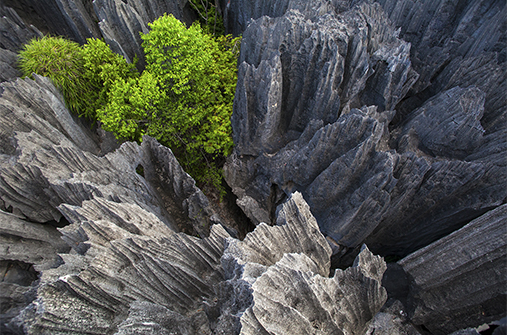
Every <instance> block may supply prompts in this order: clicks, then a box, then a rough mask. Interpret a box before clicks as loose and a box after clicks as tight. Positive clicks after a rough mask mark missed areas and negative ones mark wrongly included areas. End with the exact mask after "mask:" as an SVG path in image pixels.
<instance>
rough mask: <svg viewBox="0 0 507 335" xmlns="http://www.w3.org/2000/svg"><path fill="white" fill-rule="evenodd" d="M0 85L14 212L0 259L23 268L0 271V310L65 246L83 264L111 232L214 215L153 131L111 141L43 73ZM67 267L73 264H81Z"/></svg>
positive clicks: (16, 302)
mask: <svg viewBox="0 0 507 335" xmlns="http://www.w3.org/2000/svg"><path fill="white" fill-rule="evenodd" d="M0 91H1V95H0V113H1V115H2V120H3V122H2V124H1V126H0V127H1V134H2V145H1V149H0V150H1V159H0V185H1V186H0V189H1V190H0V198H1V200H2V201H1V207H2V210H4V211H9V212H12V213H13V214H14V215H13V214H7V213H5V214H2V218H5V219H2V224H1V226H0V232H1V236H2V256H1V257H2V259H1V261H2V269H4V270H5V271H6V273H16V271H18V272H19V271H24V272H25V274H26V278H32V279H31V280H29V281H28V282H26V283H25V281H27V279H26V278H25V279H23V276H21V275H20V276H18V277H17V278H14V279H12V280H11V279H8V280H7V279H5V280H4V281H5V283H4V284H2V285H4V286H5V287H6V290H5V291H3V292H6V293H5V296H4V297H3V298H2V299H4V298H5V299H6V300H8V301H9V304H10V305H3V307H5V308H6V309H9V310H6V311H4V310H2V314H8V315H7V316H6V317H5V318H10V317H12V316H13V313H14V312H16V308H17V309H18V310H19V308H21V307H22V306H24V305H26V303H27V302H29V301H30V300H31V299H32V300H33V299H34V298H35V295H34V293H35V291H34V290H35V288H34V287H32V282H33V281H34V280H35V279H37V273H38V272H40V271H43V270H47V269H48V268H51V267H53V266H58V265H60V264H62V262H63V261H65V263H69V262H70V263H71V264H75V263H76V262H77V261H76V257H77V256H71V255H67V256H58V254H60V253H62V252H65V251H66V250H67V249H68V247H72V248H73V252H72V254H73V255H84V254H86V255H87V256H86V261H79V262H78V263H83V262H84V263H85V264H86V263H89V262H90V261H91V259H94V257H96V256H98V255H102V254H103V253H104V251H105V250H107V249H108V248H109V247H110V244H109V243H110V241H113V240H116V239H120V238H123V239H126V238H128V237H132V236H145V237H156V238H161V236H171V235H172V234H174V232H175V231H185V232H188V233H190V234H194V235H201V236H203V237H204V236H207V235H209V229H210V228H209V227H210V226H211V224H213V223H218V222H219V221H220V219H219V218H218V217H217V216H216V215H215V213H214V211H213V210H212V209H211V207H210V204H209V202H208V200H207V198H206V197H205V196H204V194H203V193H202V192H201V191H200V190H199V189H198V188H197V187H196V186H195V182H194V180H193V179H192V178H191V177H190V176H189V175H188V174H186V173H185V172H184V171H183V169H182V168H181V166H180V165H179V164H178V163H177V161H176V159H175V157H174V155H173V154H172V152H171V151H170V150H169V149H168V148H165V147H162V146H161V145H160V144H159V143H157V142H156V141H155V140H154V139H151V138H145V139H144V141H143V144H142V145H137V144H135V143H125V144H123V145H122V146H121V147H119V148H118V146H117V145H115V144H114V142H112V141H111V138H110V136H111V135H104V134H102V135H101V134H100V132H95V131H94V130H93V129H92V128H90V125H89V124H85V123H83V122H82V121H81V120H78V119H76V118H75V117H74V116H72V115H71V114H70V113H69V112H68V110H67V109H66V108H65V106H64V104H63V100H62V97H61V95H60V94H59V92H58V91H57V90H56V89H55V87H54V86H53V85H52V84H51V83H50V81H49V80H48V79H47V78H43V77H39V76H36V78H35V80H31V79H25V80H21V79H18V80H16V81H10V82H4V83H2V84H0ZM115 148H117V149H116V150H114V151H111V150H113V149H115ZM141 167H142V168H141ZM136 170H137V171H136ZM138 171H140V172H138ZM141 174H142V175H141ZM2 213H3V212H2ZM63 216H64V217H65V219H64V218H63ZM58 221H60V223H57V222H58ZM48 222H49V223H52V225H48V224H47V223H48ZM68 223H70V225H68V226H66V227H65V228H62V229H61V230H60V232H58V231H56V229H55V228H54V226H55V225H65V224H68ZM62 235H63V236H62ZM62 238H63V240H62ZM63 241H65V242H67V243H68V244H66V243H64V244H62V242H63ZM67 251H68V250H67ZM92 255H93V256H92ZM218 257H219V256H218ZM62 258H63V261H62ZM69 266H70V265H69ZM67 267H68V266H67ZM70 267H71V268H72V269H71V270H70V272H71V273H74V272H75V271H76V269H75V267H76V268H78V269H79V268H81V265H72V266H70ZM16 269H18V270H16ZM58 269H60V267H59V268H58ZM48 271H50V272H51V271H52V270H48ZM30 273H31V274H30ZM11 277H12V275H11ZM6 278H7V277H6ZM34 285H35V284H34ZM86 285H87V284H86ZM41 296H42V293H41ZM22 297H24V298H22ZM62 299H64V298H62ZM64 300H65V299H64ZM11 305H12V308H10V307H7V306H11ZM20 306H21V307H20ZM58 308H64V305H62V306H59V307H58ZM13 311H14V312H13ZM2 319H4V317H2ZM34 322H35V321H34ZM64 323H65V322H64ZM98 329H102V328H100V327H99V328H98Z"/></svg>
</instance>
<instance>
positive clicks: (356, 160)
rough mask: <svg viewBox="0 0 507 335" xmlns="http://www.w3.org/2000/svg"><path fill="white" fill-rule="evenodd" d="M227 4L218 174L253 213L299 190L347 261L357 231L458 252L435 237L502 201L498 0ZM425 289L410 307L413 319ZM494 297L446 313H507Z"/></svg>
mask: <svg viewBox="0 0 507 335" xmlns="http://www.w3.org/2000/svg"><path fill="white" fill-rule="evenodd" d="M243 5H244V6H243ZM381 6H382V7H381ZM232 8H238V9H237V10H236V9H235V10H232ZM239 8H241V9H239ZM224 10H225V11H227V10H229V11H232V12H233V13H231V14H230V16H229V17H228V19H229V21H228V23H227V24H228V26H227V27H228V28H229V29H230V30H231V32H233V33H239V32H240V31H243V44H242V55H241V57H240V64H239V75H238V86H237V95H236V98H235V105H234V113H233V117H232V124H233V132H234V141H235V144H236V147H235V150H234V153H233V155H232V156H231V157H230V158H229V160H228V162H227V164H226V166H225V177H226V180H227V182H228V183H229V184H230V185H231V187H232V189H233V191H234V192H235V193H236V194H237V195H238V204H239V205H240V207H242V208H243V209H244V211H245V213H246V214H247V215H248V216H249V217H250V218H251V220H252V221H253V222H255V223H256V224H259V223H261V222H271V223H275V218H274V214H273V213H274V212H275V211H274V208H276V206H277V205H279V204H280V202H281V201H283V199H284V198H285V197H286V196H288V195H290V194H291V193H292V192H294V191H300V192H301V193H302V194H303V196H304V197H305V199H306V201H307V202H308V204H309V205H310V208H311V209H312V212H313V213H314V215H315V218H316V219H317V222H318V225H319V228H320V230H321V231H322V232H323V233H324V235H325V236H326V238H327V240H328V242H329V243H330V245H331V246H332V248H333V261H334V262H335V263H334V264H335V265H338V266H346V265H349V264H350V263H351V262H352V258H353V257H352V256H353V255H354V254H355V253H357V251H358V250H359V248H360V246H361V245H362V244H363V243H366V244H367V245H368V247H369V248H370V249H371V250H373V252H375V253H381V254H383V255H390V256H396V257H404V256H407V255H408V254H410V253H412V252H414V251H416V250H418V249H420V248H423V247H425V246H427V245H429V244H431V243H433V242H435V241H441V243H444V244H447V243H450V245H449V248H450V249H449V250H452V249H453V248H454V246H455V245H454V244H452V242H450V241H449V240H446V239H445V238H446V237H445V236H447V235H449V234H451V233H452V232H454V231H457V230H458V229H460V228H462V227H463V226H465V225H466V224H467V223H469V222H471V221H472V220H474V219H476V218H478V217H480V216H481V215H483V214H484V213H487V212H489V211H490V210H492V209H494V208H497V207H499V206H502V205H503V204H504V203H505V201H506V198H507V169H506V163H507V161H506V159H505V152H506V150H507V136H506V135H507V127H506V124H507V123H506V120H505V115H506V113H505V112H506V111H507V101H506V100H505V91H506V87H505V85H506V83H507V80H506V79H507V75H506V71H505V64H506V63H505V40H506V38H505V26H506V19H505V17H506V16H505V11H506V5H505V2H502V1H424V0H420V1H419V0H418V1H378V3H375V2H373V1H348V2H347V1H341V2H340V1H334V2H324V1H310V2H307V5H302V3H301V2H300V1H288V2H286V1H285V2H284V1H273V2H263V1H258V2H255V3H250V4H246V3H245V1H241V0H236V1H234V0H231V1H228V2H227V4H224ZM235 11H237V13H238V14H237V15H236V14H235ZM234 15H236V16H234ZM264 15H266V16H264ZM487 31H490V32H492V33H491V34H488V33H487ZM313 71H315V72H313ZM492 224H493V225H494V226H495V227H496V228H495V229H500V228H501V224H500V221H496V222H494V223H492ZM488 233H492V231H489V232H488ZM485 234H487V233H485ZM441 238H444V239H443V240H440V239H441ZM435 243H438V242H435ZM478 248H479V249H480V250H487V248H485V247H483V246H478ZM449 252H451V251H449ZM480 252H482V251H480ZM446 259H447V256H445V257H443V258H442V262H445V261H446ZM486 263H487V260H486V259H485V258H479V259H477V263H474V264H476V265H477V268H476V269H474V270H473V269H472V267H470V268H469V271H470V272H469V273H468V275H467V276H470V277H469V278H470V280H472V279H473V280H479V279H478V278H483V276H482V275H481V271H480V270H479V267H480V266H486ZM448 266H449V269H448V271H450V272H451V271H454V272H456V271H458V272H459V269H458V267H452V266H451V265H450V264H448ZM499 266H500V265H498V264H496V265H494V266H493V267H497V268H498V267H499ZM425 271H427V273H428V276H432V275H433V274H432V270H431V266H430V265H429V263H428V264H427V267H426V268H425ZM467 271H468V270H467ZM454 272H453V273H454ZM450 277H452V275H451V274H450ZM441 278H442V280H444V278H446V275H442V277H441ZM414 280H415V282H417V280H418V279H417V274H415V275H414ZM421 280H422V278H421ZM450 280H451V282H450V283H449V286H446V287H447V288H449V289H451V286H452V290H458V291H459V290H460V289H461V288H460V286H461V285H462V284H461V282H458V281H453V280H452V279H450ZM481 280H482V279H481ZM486 281H488V280H487V279H486ZM463 285H464V286H463V287H464V288H463V290H465V289H466V287H467V285H465V284H463ZM488 285H491V286H488ZM498 287H499V286H498V283H496V282H494V281H493V280H492V281H488V283H486V284H485V286H484V291H485V292H489V293H488V294H495V293H494V292H497V291H495V290H497V288H498ZM430 291H431V290H430ZM431 292H433V291H431ZM443 292H444V290H443V289H442V291H438V292H437V291H435V292H433V293H434V294H436V295H443V296H446V295H444V293H443ZM492 292H493V293H492ZM433 293H428V294H426V295H424V294H423V295H421V296H420V300H418V304H419V305H417V306H418V307H416V309H417V310H418V311H419V312H418V313H419V314H417V313H416V314H415V315H412V316H410V317H414V320H417V322H418V324H423V321H422V320H426V319H424V317H423V314H424V313H426V312H424V311H427V310H426V309H425V307H424V306H425V299H428V304H429V305H431V304H433V303H432V300H431V299H432V298H431V294H433ZM457 296H459V294H457ZM502 297H503V296H502ZM488 299H489V298H487V297H486V295H482V296H479V295H477V296H476V297H475V298H474V299H473V301H470V302H469V303H465V302H464V301H459V302H458V301H457V300H456V306H455V312H456V313H457V314H456V317H457V318H458V319H460V320H463V319H464V318H465V317H464V316H463V317H462V316H460V315H461V314H459V313H461V312H459V313H458V310H459V309H460V308H461V309H462V310H465V309H466V308H465V307H464V306H468V308H470V310H477V309H480V308H481V306H483V305H485V304H488V303H489V302H491V303H493V304H495V308H498V310H500V311H503V313H505V305H504V304H503V305H502V304H500V302H499V300H498V301H496V300H495V301H493V300H491V301H490V300H488ZM500 299H504V298H500ZM451 300H452V299H450V300H449V301H451ZM431 306H432V307H431V308H435V309H434V310H433V311H432V312H431V313H434V315H437V314H438V313H439V312H438V310H439V309H438V307H437V306H438V304H434V305H431ZM449 306H450V305H449ZM442 308H443V310H442V315H447V318H453V316H452V315H454V314H453V313H454V312H449V311H446V310H445V308H447V307H445V304H442ZM428 313H429V312H428ZM431 313H430V314H431ZM495 313H496V314H495ZM495 313H493V314H494V315H495V316H494V317H497V318H500V317H499V314H498V313H497V312H495ZM458 314H459V315H458ZM493 314H492V315H493ZM385 315H388V313H386V314H385ZM424 315H426V314H424ZM432 315H433V314H432ZM434 315H433V316H428V318H429V319H428V320H429V321H428V320H427V321H428V322H429V323H431V322H435V323H434V324H433V326H431V327H433V328H431V329H432V331H434V330H435V329H437V328H438V327H439V326H437V322H439V321H431V320H430V319H431V318H433V317H435V316H434ZM463 315H465V314H463ZM486 315H487V313H486V314H484V315H482V317H476V318H474V317H472V319H471V320H473V321H471V322H470V323H469V324H466V325H465V323H461V324H462V325H463V328H464V327H467V326H478V325H479V324H480V323H481V322H490V321H491V320H493V319H492V318H493V316H492V317H491V318H490V317H489V316H486ZM387 317H388V316H387ZM435 318H436V317H435ZM377 321H378V322H379V324H381V323H382V322H384V321H382V320H381V319H378V320H377ZM414 322H415V321H414ZM442 322H443V321H442ZM459 323H460V322H459V321H457V322H456V324H454V326H453V327H455V328H454V329H453V330H452V331H454V330H457V329H458V328H456V327H459V326H458V324H459ZM392 324H393V323H392V322H391V325H392ZM428 328H429V326H428ZM449 329H450V328H449ZM450 332H451V331H450Z"/></svg>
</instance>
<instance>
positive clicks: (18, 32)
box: [0, 3, 42, 82]
mask: <svg viewBox="0 0 507 335" xmlns="http://www.w3.org/2000/svg"><path fill="white" fill-rule="evenodd" d="M41 35H42V34H41V32H40V31H38V29H37V28H35V27H34V26H29V25H27V24H25V22H24V21H23V20H22V19H21V18H20V17H19V15H18V13H17V12H16V11H15V10H14V9H12V8H10V7H6V6H5V5H4V4H3V3H2V4H0V36H1V38H0V82H3V81H7V80H10V79H15V78H16V77H19V76H20V75H21V72H20V71H19V70H18V69H17V52H18V51H19V50H20V49H21V46H22V45H23V44H24V43H27V42H28V41H30V39H32V38H34V37H38V36H41Z"/></svg>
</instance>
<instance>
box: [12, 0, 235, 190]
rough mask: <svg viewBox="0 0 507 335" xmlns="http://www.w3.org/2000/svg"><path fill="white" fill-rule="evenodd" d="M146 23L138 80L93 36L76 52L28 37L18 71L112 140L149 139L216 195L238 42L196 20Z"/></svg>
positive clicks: (228, 146) (60, 42) (66, 44)
mask: <svg viewBox="0 0 507 335" xmlns="http://www.w3.org/2000/svg"><path fill="white" fill-rule="evenodd" d="M206 10H207V13H208V14H207V15H212V14H213V10H212V9H209V8H208V9H206ZM213 15H216V12H215V14H213ZM208 23H209V22H208ZM149 26H150V28H151V30H150V32H149V33H148V34H142V35H141V37H142V39H143V48H144V51H145V55H146V64H147V65H146V69H145V70H144V72H143V73H142V74H141V75H139V73H138V72H137V71H136V70H135V66H134V65H133V64H128V63H127V62H126V60H125V59H124V58H123V57H121V56H119V55H117V54H115V53H113V52H112V51H111V49H110V48H109V46H108V45H107V44H106V43H104V42H103V41H102V40H98V39H88V40H87V43H86V44H85V45H84V46H82V47H80V46H79V45H78V44H76V43H74V42H71V41H69V40H66V39H64V38H61V37H44V38H41V39H34V40H32V41H31V42H30V43H29V44H27V45H26V46H25V47H24V49H23V50H22V51H21V52H20V68H21V70H22V71H23V74H24V75H25V76H31V75H32V73H37V74H39V75H43V76H47V77H49V78H50V79H51V80H52V81H53V82H54V83H55V85H56V86H57V87H59V88H60V89H61V91H62V93H63V95H64V97H65V101H66V103H67V105H68V107H69V108H70V109H71V110H72V111H74V112H76V113H78V115H80V116H83V115H84V116H86V117H88V118H91V119H94V120H95V119H96V120H99V121H100V122H101V123H102V127H103V128H104V129H105V130H107V131H112V132H114V133H115V135H116V137H117V138H119V139H128V140H135V141H138V142H140V141H141V140H142V136H143V135H145V134H148V135H150V136H152V137H155V138H156V139H157V140H158V141H159V142H160V143H162V144H164V145H166V146H168V147H170V148H171V149H172V150H173V152H174V154H175V156H176V157H177V158H178V160H179V162H180V164H181V165H182V166H183V167H184V169H185V170H186V171H187V172H188V173H189V174H190V175H191V176H192V177H193V178H194V179H195V180H196V181H197V182H198V183H199V184H200V186H201V187H204V186H206V187H207V188H208V189H209V188H210V186H211V187H214V188H215V189H218V190H222V187H221V183H222V175H221V169H220V167H221V165H222V163H223V160H224V157H226V156H227V155H229V154H230V153H231V151H232V146H233V142H232V128H231V122H230V117H231V114H232V103H233V99H234V94H235V90H236V80H237V57H238V54H239V41H240V39H239V38H236V39H233V38H232V37H231V36H230V35H229V36H219V37H213V36H211V35H210V34H207V33H205V32H204V31H203V29H201V26H200V25H199V23H195V24H193V25H192V26H191V27H190V28H188V29H187V28H186V27H185V25H184V24H183V23H181V22H180V21H178V20H177V19H176V18H174V16H172V15H164V16H162V17H160V18H159V19H157V20H155V21H154V22H153V23H151V24H149ZM222 192H223V191H222Z"/></svg>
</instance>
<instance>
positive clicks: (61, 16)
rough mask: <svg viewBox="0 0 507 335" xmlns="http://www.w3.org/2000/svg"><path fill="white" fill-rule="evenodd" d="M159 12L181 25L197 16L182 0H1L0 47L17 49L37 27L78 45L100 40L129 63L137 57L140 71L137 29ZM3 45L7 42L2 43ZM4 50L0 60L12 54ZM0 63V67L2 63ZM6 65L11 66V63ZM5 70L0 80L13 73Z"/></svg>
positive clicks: (143, 28) (141, 29) (36, 33)
mask: <svg viewBox="0 0 507 335" xmlns="http://www.w3.org/2000/svg"><path fill="white" fill-rule="evenodd" d="M4 6H5V7H4ZM164 13H171V14H173V15H174V16H175V17H176V18H178V19H179V20H181V21H183V22H185V23H186V24H187V25H190V24H191V23H192V22H193V21H194V20H195V19H196V18H197V17H196V14H195V13H194V11H193V10H192V8H191V7H190V5H189V3H188V1H187V0H174V1H158V0H157V1H151V0H129V1H122V0H94V1H92V0H79V1H69V0H43V1H31V0H20V1H17V0H16V1H14V0H5V1H4V2H3V3H2V7H1V8H0V14H2V16H4V15H5V17H3V18H2V19H1V20H2V22H1V25H0V31H2V32H4V36H2V41H0V47H1V48H3V49H8V50H10V51H13V52H17V51H18V50H19V49H20V48H21V47H22V44H24V43H27V42H28V41H29V40H30V39H31V38H32V37H35V36H40V35H42V34H41V33H40V32H39V30H40V31H41V32H42V33H44V34H53V35H61V36H65V37H67V38H70V39H72V40H74V41H76V42H78V43H80V44H84V43H86V39H87V38H90V37H95V38H104V39H105V41H106V42H107V43H108V44H109V46H110V47H111V49H112V50H113V51H114V52H116V53H118V54H120V55H122V56H124V57H125V58H126V59H127V60H128V61H129V62H132V61H133V60H134V58H135V56H137V57H138V58H139V63H138V68H139V69H142V68H144V52H143V50H142V47H141V43H142V40H141V37H140V33H141V32H142V33H147V32H148V23H149V22H153V21H154V20H155V19H157V18H158V17H160V16H162V15H163V14H164ZM34 27H37V28H38V29H37V28H34ZM4 39H5V42H4V41H3V40H4ZM6 43H8V46H4V45H5V44H6ZM0 51H1V50H0ZM4 54H5V52H0V61H1V62H6V60H4V59H7V60H9V58H8V57H12V55H10V54H5V55H4ZM2 64H3V63H0V66H4V65H2ZM8 64H9V65H10V66H11V67H12V65H13V64H14V63H13V62H10V63H8ZM7 70H8V71H10V72H12V70H11V69H9V68H7ZM10 72H6V73H5V74H2V75H1V76H2V77H0V80H1V81H4V80H6V79H8V78H13V77H15V75H17V74H16V73H14V74H9V73H10ZM8 74H9V75H8ZM7 75H8V76H7Z"/></svg>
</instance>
